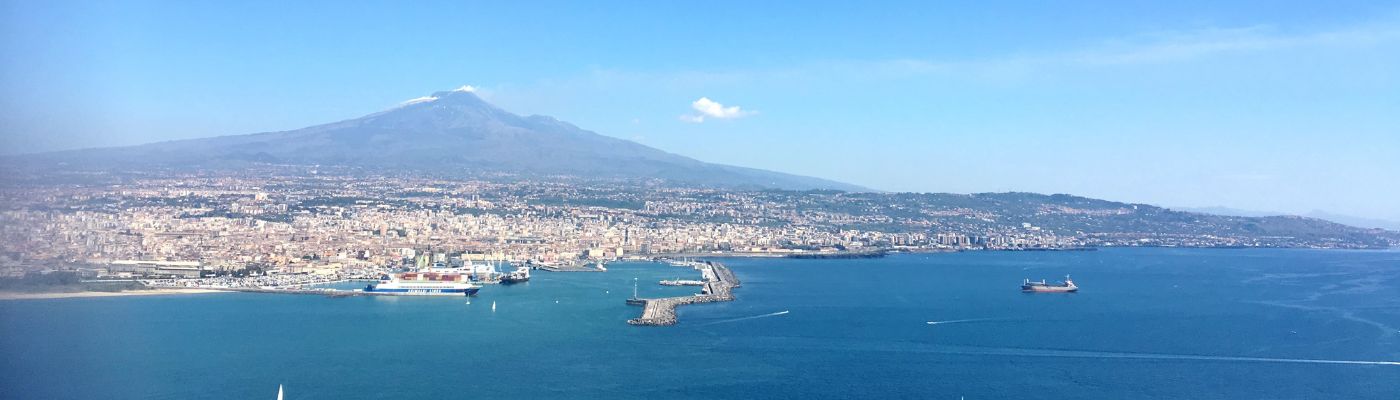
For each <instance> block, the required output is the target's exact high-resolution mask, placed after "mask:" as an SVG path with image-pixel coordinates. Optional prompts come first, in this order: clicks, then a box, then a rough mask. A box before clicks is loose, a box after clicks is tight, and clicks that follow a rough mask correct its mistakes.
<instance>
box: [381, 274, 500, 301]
mask: <svg viewBox="0 0 1400 400" xmlns="http://www.w3.org/2000/svg"><path fill="white" fill-rule="evenodd" d="M479 290H481V286H477V285H473V284H472V283H471V279H470V278H468V277H467V276H466V275H462V274H457V273H441V272H405V273H401V274H398V275H392V276H391V275H384V276H381V277H380V278H379V283H376V284H371V285H369V286H366V287H365V291H366V292H375V293H386V294H401V295H416V296H473V295H476V292H477V291H479Z"/></svg>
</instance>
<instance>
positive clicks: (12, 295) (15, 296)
mask: <svg viewBox="0 0 1400 400" xmlns="http://www.w3.org/2000/svg"><path fill="white" fill-rule="evenodd" d="M227 292H228V291H226V290H216V289H196V288H186V289H141V290H126V291H121V292H49V293H21V292H0V300H41V299H69V298H82V297H116V296H155V295H166V294H200V293H227Z"/></svg>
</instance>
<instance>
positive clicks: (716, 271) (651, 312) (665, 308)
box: [627, 261, 739, 326]
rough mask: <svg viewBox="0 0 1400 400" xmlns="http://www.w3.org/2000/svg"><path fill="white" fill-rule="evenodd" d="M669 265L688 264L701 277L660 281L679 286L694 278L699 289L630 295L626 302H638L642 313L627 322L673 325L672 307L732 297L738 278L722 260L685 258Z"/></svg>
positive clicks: (674, 311) (674, 318)
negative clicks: (672, 293) (673, 294)
mask: <svg viewBox="0 0 1400 400" xmlns="http://www.w3.org/2000/svg"><path fill="white" fill-rule="evenodd" d="M671 264H672V265H683V266H690V267H693V268H695V269H697V270H699V271H700V274H701V276H702V278H703V280H701V281H689V282H687V281H680V280H675V281H662V282H661V284H662V285H668V284H667V282H671V284H670V285H668V286H679V285H683V284H689V283H690V282H698V285H697V286H700V293H697V294H694V295H690V296H676V297H662V298H655V299H643V298H638V297H636V296H635V294H634V296H633V298H631V299H628V300H627V304H629V305H640V306H642V315H641V316H640V317H637V318H633V319H629V320H627V323H628V324H631V325H637V326H669V325H675V324H676V322H677V320H676V307H680V306H682V305H686V304H696V303H712V302H719V301H733V300H734V294H733V290H734V288H737V287H739V278H737V277H735V276H734V272H733V271H730V270H729V268H728V267H725V266H724V264H721V263H717V262H709V261H688V262H672V263H671Z"/></svg>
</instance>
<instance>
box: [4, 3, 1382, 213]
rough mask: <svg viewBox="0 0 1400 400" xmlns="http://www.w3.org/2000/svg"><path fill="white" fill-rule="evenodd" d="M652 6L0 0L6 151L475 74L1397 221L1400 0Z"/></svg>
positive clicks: (730, 118) (645, 127)
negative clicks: (1379, 0)
mask: <svg viewBox="0 0 1400 400" xmlns="http://www.w3.org/2000/svg"><path fill="white" fill-rule="evenodd" d="M284 3H292V4H284ZM654 3H657V2H643V1H638V2H620V3H594V2H557V3H556V2H496V3H475V2H442V3H432V2H412V3H411V4H409V3H406V2H405V3H403V4H400V3H393V2H359V1H336V2H310V1H308V2H258V1H248V2H236V3H235V2H227V3H226V4H217V3H214V2H124V1H107V2H96V1H94V2H62V1H55V2H35V1H11V0H3V1H0V51H3V54H4V61H3V64H0V90H3V93H4V95H3V97H0V145H3V150H0V152H3V153H19V152H31V151H43V150H54V149H66V148H77V147H94V146H116V145H127V144H138V143H145V142H151V141H159V140H170V139H181V138H193V137H206V136H217V135H226V134H240V133H253V132H263V131H275V130H286V129H294V128H299V127H303V126H307V125H313V124H318V123H323V122H330V121H335V120H341V119H347V118H353V117H357V116H361V115H364V114H368V113H371V112H374V111H378V110H381V109H385V108H388V107H392V106H394V105H396V104H397V103H399V102H401V101H404V100H407V99H411V98H415V97H419V96H424V95H426V94H428V93H431V92H434V91H439V90H446V89H450V88H455V87H458V86H461V85H463V84H470V85H473V86H475V87H477V88H479V92H480V93H481V94H482V96H483V97H486V98H487V99H488V100H490V101H492V102H495V103H496V104H498V105H500V106H501V107H503V108H506V109H508V110H512V111H515V112H518V113H522V114H546V115H551V116H555V117H558V118H560V119H563V120H567V121H571V122H573V123H575V124H577V125H579V126H581V127H584V128H586V129H590V130H594V131H597V132H599V133H602V134H605V135H611V136H615V137H620V138H626V139H632V140H637V141H640V142H642V143H644V144H647V145H651V146H655V147H658V148H661V149H663V150H667V151H672V152H676V153H680V154H683V155H687V156H691V157H695V158H698V159H702V160H706V161H712V162H720V163H728V164H736V165H743V166H750V167H758V168H767V169H773V170H778V171H784V172H791V173H798V174H804V175H813V176H820V177H825V178H831V179H837V180H842V181H847V182H852V183H857V184H861V185H866V186H869V187H872V188H877V189H883V190H898V191H928V192H956V193H967V192H984V191H1008V190H1017V191H1034V192H1043V193H1073V194H1079V195H1085V196H1092V197H1099V198H1107V199H1113V200H1122V201H1134V202H1146V203H1153V204H1161V205H1168V206H1227V207H1234V208H1241V209H1251V210H1265V211H1283V212H1295V213H1305V212H1309V211H1311V210H1326V211H1329V212H1334V213H1342V214H1351V215H1359V216H1366V217H1372V218H1386V219H1392V220H1400V184H1397V182H1400V178H1398V177H1400V72H1397V71H1400V3H1396V2H1377V1H1358V2H1350V1H1330V2H1315V1H1297V2H1293V1H1260V2H1229V3H1228V4H1219V3H1222V2H1213V1H1212V2H1196V1H1180V2H1129V1H1112V2H1109V1H1104V2H1087V3H1070V2H1053V3H1055V4H1050V3H1052V2H1043V3H1046V4H1033V3H1037V2H965V3H957V2H942V3H938V4H932V3H934V2H922V1H916V2H889V3H871V4H865V3H860V4H854V3H846V2H833V3H818V2H798V3H786V4H784V3H778V2H725V1H707V2H684V3H681V2H677V3H674V4H654ZM1159 3H1162V4H1159ZM701 98H705V99H708V100H709V101H711V102H712V103H705V104H703V105H704V107H699V108H703V109H705V110H706V111H708V112H709V113H710V114H708V115H707V114H706V113H705V112H702V111H701V110H698V109H697V108H696V107H695V104H694V103H696V102H697V101H698V100H700V99H701ZM733 107H738V108H737V109H735V108H733ZM702 116H703V117H704V118H703V121H701V122H698V123H697V122H696V120H697V118H696V117H702Z"/></svg>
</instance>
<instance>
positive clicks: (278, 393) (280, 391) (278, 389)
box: [277, 385, 282, 400]
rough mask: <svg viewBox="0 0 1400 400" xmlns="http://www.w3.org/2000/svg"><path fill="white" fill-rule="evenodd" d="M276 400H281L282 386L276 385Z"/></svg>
mask: <svg viewBox="0 0 1400 400" xmlns="http://www.w3.org/2000/svg"><path fill="white" fill-rule="evenodd" d="M277 400H282V385H277Z"/></svg>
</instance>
